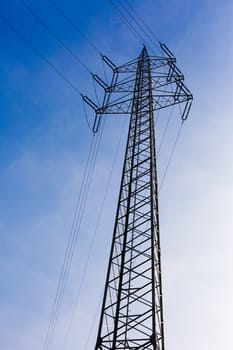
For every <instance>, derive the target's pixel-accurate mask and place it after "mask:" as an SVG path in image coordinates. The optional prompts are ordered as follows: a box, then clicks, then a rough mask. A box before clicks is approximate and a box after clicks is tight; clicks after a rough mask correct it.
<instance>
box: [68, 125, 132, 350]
mask: <svg viewBox="0 0 233 350" xmlns="http://www.w3.org/2000/svg"><path fill="white" fill-rule="evenodd" d="M102 130H103V129H102ZM124 130H125V124H124V125H123V128H122V130H121V133H120V138H119V141H118V144H117V148H116V152H115V156H114V159H113V163H112V166H111V170H110V174H109V177H108V180H107V185H106V188H105V191H104V197H103V200H102V203H101V206H100V211H99V214H98V218H97V222H96V225H95V230H94V234H93V237H92V241H91V244H90V247H89V250H88V253H87V259H86V263H85V266H84V269H83V273H82V277H81V282H80V285H79V288H78V293H77V296H76V299H75V303H74V308H73V312H72V315H71V319H70V322H69V326H68V328H67V331H66V336H65V342H64V345H63V348H62V349H63V350H65V349H66V346H67V341H68V338H69V334H70V331H71V327H72V324H73V321H74V316H75V312H76V311H77V306H78V302H79V299H80V295H81V290H82V287H83V284H84V281H85V277H86V272H87V268H88V265H89V262H90V257H91V253H92V249H93V246H94V242H95V239H96V235H97V231H98V227H99V224H100V220H101V217H102V213H103V209H104V205H105V201H106V198H107V194H108V191H109V186H110V182H111V179H112V175H113V171H114V168H115V165H116V159H117V156H118V153H119V149H120V144H121V141H122V137H123V133H124Z"/></svg>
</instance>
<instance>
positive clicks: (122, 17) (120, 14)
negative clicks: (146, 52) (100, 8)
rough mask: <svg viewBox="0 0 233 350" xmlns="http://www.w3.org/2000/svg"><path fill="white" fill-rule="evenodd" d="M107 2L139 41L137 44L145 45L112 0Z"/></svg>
mask: <svg viewBox="0 0 233 350" xmlns="http://www.w3.org/2000/svg"><path fill="white" fill-rule="evenodd" d="M109 2H110V3H111V4H112V6H113V8H114V9H115V11H116V12H118V14H119V16H120V18H121V19H122V21H123V22H125V24H126V25H127V26H128V28H129V29H130V30H131V32H132V33H133V34H134V35H135V36H136V38H137V39H138V40H139V42H140V43H141V44H143V45H145V43H146V42H145V40H144V39H143V37H142V36H141V35H140V34H139V33H138V32H137V30H136V29H135V28H134V27H133V26H132V24H131V23H130V22H129V21H128V19H127V18H126V17H125V15H123V13H122V11H121V10H120V9H119V8H118V7H117V6H116V4H114V2H113V1H112V0H109Z"/></svg>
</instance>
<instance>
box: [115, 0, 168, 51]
mask: <svg viewBox="0 0 233 350" xmlns="http://www.w3.org/2000/svg"><path fill="white" fill-rule="evenodd" d="M117 2H118V3H119V4H120V5H121V7H122V8H124V10H125V11H126V13H127V14H128V15H129V17H130V18H131V19H132V20H133V21H134V22H135V23H136V25H137V26H138V28H139V29H140V30H141V31H142V32H143V33H144V35H145V36H146V37H147V39H148V40H149V41H150V42H151V43H152V44H153V45H154V46H155V47H156V49H158V50H159V51H160V52H162V50H161V48H160V46H159V45H158V44H156V42H155V40H152V39H151V37H150V35H149V34H148V33H147V31H146V30H145V29H144V28H143V26H142V25H141V23H140V21H139V20H137V18H136V17H135V15H134V14H133V13H132V11H130V10H129V9H128V8H127V7H126V6H125V4H124V3H123V2H121V1H120V0H117ZM134 12H135V11H134ZM156 41H158V39H157V38H156ZM152 51H154V50H152Z"/></svg>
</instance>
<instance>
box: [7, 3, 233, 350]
mask: <svg viewBox="0 0 233 350" xmlns="http://www.w3.org/2000/svg"><path fill="white" fill-rule="evenodd" d="M57 2H58V4H59V5H60V6H61V7H62V8H63V10H64V11H65V12H66V13H67V14H68V15H69V16H70V17H71V18H72V20H73V21H74V22H75V23H77V25H78V27H79V28H80V29H81V30H82V31H83V32H84V33H85V34H86V35H87V36H88V38H90V40H91V41H92V42H93V43H94V44H95V45H96V46H97V47H98V49H99V50H100V51H101V52H102V53H104V54H107V55H108V56H109V57H110V58H111V59H112V61H114V62H116V64H122V63H124V62H126V61H128V60H130V59H132V58H135V57H137V55H138V54H139V52H140V50H141V47H142V45H141V43H140V42H139V41H138V40H137V39H136V38H135V36H134V35H133V34H132V33H131V32H130V31H129V29H128V28H127V26H125V24H124V23H123V22H122V21H121V19H120V18H119V16H118V14H117V13H116V11H115V10H114V8H113V7H112V5H111V3H110V1H108V0H102V1H98V2H97V1H91V0H87V1H85V2H81V1H68V2H63V1H61V0H60V1H58V0H57ZM28 3H29V4H30V5H31V7H32V8H33V9H34V10H35V12H36V13H37V14H38V16H40V17H41V18H43V20H44V21H45V22H46V23H47V24H48V25H49V26H50V27H51V28H52V29H53V30H54V32H56V34H57V36H59V38H60V39H62V40H63V41H64V42H65V43H66V44H67V45H68V46H69V47H70V48H71V49H72V50H73V51H74V52H75V53H76V55H77V56H78V57H79V58H80V59H81V60H82V61H83V62H85V63H86V65H87V66H88V67H89V68H90V70H91V71H93V72H97V73H98V74H100V75H101V76H103V73H104V72H103V66H102V62H101V60H100V57H99V56H98V54H97V53H96V52H95V51H94V50H93V49H92V48H91V47H90V45H89V44H88V43H87V41H86V40H84V39H83V38H82V36H80V35H79V34H78V33H77V32H76V31H75V30H74V29H73V28H72V27H71V26H70V25H69V24H67V23H66V21H65V20H64V18H62V17H61V16H60V15H59V14H58V13H57V12H56V10H55V9H54V7H52V5H51V4H50V3H49V2H45V1H42V2H41V1H30V2H29V1H28ZM114 3H117V2H115V1H114ZM131 4H132V6H133V7H134V8H135V10H136V11H137V13H140V14H141V16H142V18H143V19H144V20H145V21H146V22H147V23H148V25H149V26H150V27H151V29H152V30H153V31H154V32H155V33H156V35H157V36H158V37H159V39H160V40H161V41H163V42H165V43H166V44H167V45H168V46H169V48H170V49H171V50H172V51H173V52H174V53H175V55H176V57H177V62H178V67H179V68H180V69H181V70H182V72H183V73H184V75H185V78H186V83H187V85H188V87H189V88H190V90H191V91H192V93H193V95H194V103H193V107H192V110H191V113H190V117H189V119H188V121H187V122H186V123H185V126H184V128H183V131H182V134H181V137H180V140H179V143H178V146H177V148H176V152H175V156H174V158H173V161H172V164H171V166H170V168H169V172H168V174H167V177H166V181H165V183H164V185H163V188H162V190H161V193H160V214H161V237H162V238H161V239H162V249H163V254H162V257H163V272H164V277H163V279H164V302H165V321H166V324H165V330H166V344H167V349H168V350H169V349H173V350H178V349H179V350H181V349H187V347H188V348H189V349H190V350H194V349H197V348H198V349H199V350H204V349H206V348H211V349H212V350H217V349H219V348H220V347H225V348H230V347H231V344H232V330H231V325H232V322H233V319H232V315H233V303H232V294H233V282H232V266H233V257H232V248H231V247H232V244H233V238H232V228H233V224H232V208H233V199H232V198H233V196H232V194H233V184H232V183H233V182H232V179H233V166H232V156H231V150H232V147H233V139H232V128H233V121H232V106H231V104H232V97H233V96H232V91H233V73H232V72H233V69H232V68H233V67H232V65H233V63H232V62H233V39H232V38H233V35H232V34H233V29H232V13H233V4H232V1H230V0H222V1H221V2H219V1H217V0H203V1H194V0H189V1H182V0H179V1H177V0H176V1H175V0H168V1H166V2H164V1H152V0H146V1H139V0H132V1H131ZM0 14H1V15H4V16H5V17H7V19H8V20H9V21H10V22H11V23H12V24H14V25H15V26H16V27H17V28H18V29H19V30H20V32H21V33H23V35H25V36H26V37H27V38H28V40H30V42H32V43H33V45H34V46H35V47H36V48H38V49H39V50H40V52H41V53H42V54H43V55H44V56H45V57H46V58H47V59H49V60H50V61H51V62H52V63H53V64H54V65H55V66H56V67H57V68H58V69H59V70H60V71H61V72H62V73H63V74H64V75H65V76H66V77H67V78H68V79H69V80H70V81H71V82H72V83H73V84H74V85H75V86H77V88H78V89H79V90H81V91H82V92H83V93H84V94H88V95H89V96H92V97H93V96H94V93H93V84H92V82H91V78H90V74H89V73H88V72H86V71H85V70H84V69H83V67H82V66H81V65H79V64H78V63H77V62H76V61H75V60H74V59H73V58H72V57H71V56H70V55H69V54H68V53H67V52H66V50H64V48H62V47H61V45H59V44H58V43H57V42H56V41H55V40H54V39H53V38H52V37H51V36H50V35H49V34H48V33H47V32H46V31H45V29H44V28H42V27H41V26H40V25H39V24H38V23H37V22H36V20H35V19H34V18H33V17H32V16H31V15H30V14H29V13H28V12H27V10H26V9H25V8H24V7H23V6H22V3H21V2H20V1H16V0H15V1H11V2H7V3H4V4H3V3H2V4H1V5H0ZM0 42H1V54H0V74H1V79H0V91H1V103H0V110H1V113H0V193H1V196H0V213H1V215H0V258H1V264H0V276H1V278H0V280H1V282H0V295H1V297H0V309H1V312H0V348H1V349H4V350H13V349H16V348H17V349H18V350H28V349H32V348H33V349H35V350H37V349H38V350H39V349H43V343H44V339H45V334H46V330H47V327H48V321H49V317H50V311H51V308H52V304H53V300H54V296H55V291H56V286H57V282H58V278H59V273H60V270H61V266H62V261H63V256H64V253H65V247H66V244H67V240H68V235H69V230H70V226H71V223H72V219H73V214H74V208H75V203H76V202H77V198H78V194H79V190H80V184H81V181H82V177H83V171H84V167H85V162H86V158H87V154H88V150H89V145H90V142H91V133H90V131H89V129H88V127H87V124H86V121H85V116H84V111H83V106H82V102H81V99H80V96H79V95H78V94H77V93H76V92H75V91H74V90H73V89H71V88H70V86H68V85H67V84H66V83H65V82H64V81H63V80H62V79H61V78H60V77H59V76H58V75H57V74H56V73H55V72H54V71H53V70H52V69H51V68H50V67H49V66H48V65H47V64H46V63H45V62H43V60H41V58H40V57H39V56H38V55H36V54H35V52H33V50H32V49H31V48H30V47H28V46H27V45H26V44H25V43H24V42H23V41H22V40H21V39H20V38H19V37H18V36H17V35H16V34H15V33H14V32H13V31H12V30H11V29H10V28H9V27H8V26H7V25H6V24H4V23H2V22H1V21H0ZM89 117H90V118H91V114H89ZM172 125H173V124H172ZM177 125H178V124H176V123H174V128H175V127H176V126H177ZM126 126H127V118H124V117H120V118H119V117H111V116H108V117H107V118H106V127H105V131H104V134H103V140H102V144H101V147H100V151H99V155H98V158H97V163H96V168H95V172H94V177H93V181H92V185H91V188H90V194H89V196H88V201H87V209H86V211H85V215H84V218H83V223H82V226H81V229H80V235H79V240H78V242H77V249H76V252H75V256H74V260H73V264H72V268H71V273H70V278H69V281H68V286H67V290H66V294H65V299H64V304H63V307H62V309H61V315H60V318H59V322H58V325H57V330H56V333H55V338H54V343H53V346H52V349H62V346H63V343H64V337H65V333H66V329H67V326H68V324H69V320H70V315H71V310H72V308H73V304H74V301H75V296H76V294H77V290H78V288H79V284H80V280H81V276H82V271H83V268H84V265H85V261H86V260H85V259H86V256H87V254H88V251H89V247H90V244H91V240H92V237H93V234H94V232H95V229H96V222H97V220H98V215H99V214H98V213H99V211H100V206H101V203H102V201H103V197H104V193H105V191H106V183H107V182H108V179H109V176H110V173H111V171H113V175H112V178H111V182H110V186H109V189H108V193H107V197H106V201H105V205H104V210H103V214H102V216H101V220H100V223H99V225H98V230H97V238H96V241H95V243H94V247H93V251H92V255H91V260H90V264H89V267H88V270H87V275H86V278H85V282H84V284H83V287H82V290H81V295H80V300H79V304H78V307H77V312H76V314H75V317H74V322H73V324H72V327H71V332H70V337H69V339H68V342H67V346H66V349H70V350H73V349H83V348H84V345H85V344H86V342H87V337H88V334H89V330H90V324H91V323H92V322H93V319H94V315H95V313H96V310H97V306H98V303H99V299H100V297H101V293H102V291H103V284H104V279H105V271H106V264H107V259H108V251H109V244H110V240H111V235H112V224H113V220H114V215H115V207H116V198H117V192H118V186H119V176H120V171H121V164H122V157H123V152H124V142H123V141H122V143H121V146H120V150H119V152H118V153H116V149H117V144H118V142H119V137H120V135H121V133H122V128H125V129H123V138H124V135H125V132H126ZM175 132H176V129H174V130H173V129H171V130H170V132H169V134H168V139H167V142H166V144H165V145H164V147H163V152H161V157H160V159H159V166H160V170H159V171H160V176H161V174H162V173H163V169H164V165H165V164H166V161H167V155H168V154H169V150H170V148H169V147H170V144H171V143H172V140H174V136H175ZM158 133H159V130H158ZM169 138H170V139H169ZM166 147H167V148H166ZM116 154H117V161H114V157H115V155H116ZM113 162H114V163H115V167H114V168H112V167H113ZM112 169H113V170H112ZM93 198H94V199H93ZM97 323H98V322H97V320H96V322H95V325H94V329H93V332H92V333H91V336H90V339H89V343H88V347H87V350H89V349H93V344H94V342H95V333H96V327H97Z"/></svg>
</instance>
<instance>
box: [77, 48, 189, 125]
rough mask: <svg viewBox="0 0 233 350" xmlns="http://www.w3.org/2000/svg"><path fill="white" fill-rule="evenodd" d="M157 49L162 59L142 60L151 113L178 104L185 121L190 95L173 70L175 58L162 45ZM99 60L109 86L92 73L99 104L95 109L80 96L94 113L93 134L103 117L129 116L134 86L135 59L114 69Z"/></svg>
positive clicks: (175, 70)
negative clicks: (148, 75) (105, 67)
mask: <svg viewBox="0 0 233 350" xmlns="http://www.w3.org/2000/svg"><path fill="white" fill-rule="evenodd" d="M161 49H162V50H163V52H164V56H163V57H158V56H150V57H149V56H148V57H147V58H146V60H148V61H149V63H150V64H149V65H148V67H149V68H148V69H150V71H151V86H150V88H151V90H152V97H151V102H152V108H153V111H156V110H159V109H162V108H166V107H169V106H173V105H176V104H179V105H181V107H182V119H183V120H185V119H186V118H187V116H188V113H189V110H190V107H191V103H192V99H193V97H192V94H191V93H190V91H189V90H188V88H187V87H186V86H185V85H184V82H183V81H184V76H183V74H182V73H181V71H180V70H179V69H178V68H177V66H176V59H175V57H174V56H173V54H172V53H171V51H170V50H169V49H168V48H167V47H166V45H164V44H161ZM102 58H103V60H104V61H105V62H106V63H107V64H108V65H109V66H110V68H111V69H112V71H113V75H112V81H111V84H110V86H108V85H107V84H106V83H105V82H104V81H103V80H102V79H101V78H100V77H98V76H97V75H96V74H93V75H92V77H93V79H94V80H95V81H96V82H97V83H98V84H99V85H100V86H101V87H102V88H103V89H104V93H105V94H104V98H103V102H102V105H101V106H98V105H97V104H96V103H95V102H93V101H92V100H91V99H90V98H89V97H87V96H82V98H83V100H84V101H85V102H86V103H87V104H88V105H89V106H90V107H92V108H93V109H94V110H95V113H96V117H95V122H94V125H93V132H97V131H98V127H99V123H100V119H101V116H102V115H103V114H131V111H132V103H133V96H134V93H135V86H136V85H135V84H136V72H137V66H138V59H136V60H132V61H130V62H128V63H126V64H124V65H122V66H119V67H116V66H115V64H114V63H112V62H111V61H110V60H109V58H107V57H106V56H102Z"/></svg>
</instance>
